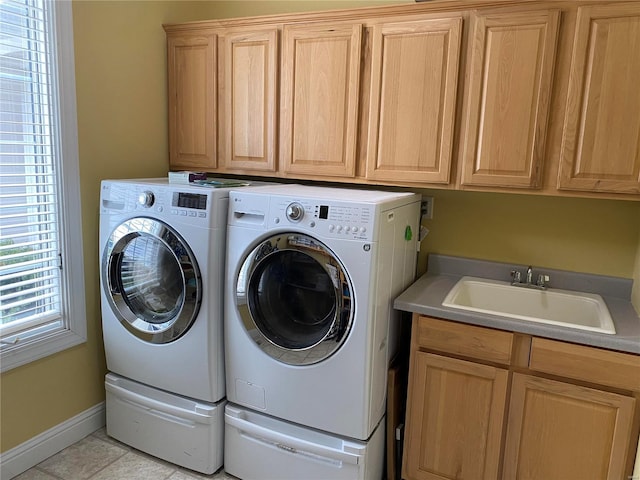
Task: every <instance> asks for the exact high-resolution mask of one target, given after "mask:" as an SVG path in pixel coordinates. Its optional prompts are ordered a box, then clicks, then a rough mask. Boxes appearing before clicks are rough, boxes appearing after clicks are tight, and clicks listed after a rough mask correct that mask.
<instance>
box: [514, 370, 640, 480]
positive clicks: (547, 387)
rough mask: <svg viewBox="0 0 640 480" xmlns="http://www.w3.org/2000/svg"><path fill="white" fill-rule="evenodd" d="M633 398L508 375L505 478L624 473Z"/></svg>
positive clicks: (609, 479)
mask: <svg viewBox="0 0 640 480" xmlns="http://www.w3.org/2000/svg"><path fill="white" fill-rule="evenodd" d="M634 406H635V400H634V399H633V398H631V397H625V396H622V395H617V394H614V393H609V392H603V391H599V390H594V389H591V388H585V387H579V386H576V385H571V384H567V383H563V382H557V381H553V380H547V379H544V378H537V377H533V376H528V375H523V374H518V373H516V374H514V375H513V382H512V391H511V404H510V409H509V421H508V429H507V440H506V447H505V459H504V477H503V478H504V479H505V480H507V479H508V480H517V479H527V480H549V479H551V478H563V479H567V480H572V479H575V480H582V479H586V478H589V479H602V480H605V479H607V480H614V479H616V480H619V479H621V478H626V477H624V469H625V461H626V455H627V453H628V450H629V442H630V433H631V424H632V418H633V411H634Z"/></svg>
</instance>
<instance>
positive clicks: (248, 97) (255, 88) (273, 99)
mask: <svg viewBox="0 0 640 480" xmlns="http://www.w3.org/2000/svg"><path fill="white" fill-rule="evenodd" d="M220 44H221V48H220V56H219V58H220V65H221V71H222V74H221V79H220V83H219V94H220V125H219V127H220V128H219V130H220V132H221V134H220V147H221V148H220V150H221V152H222V159H221V162H220V163H221V164H222V167H223V168H224V170H228V171H237V170H242V171H254V170H255V171H264V172H275V170H276V152H277V150H276V135H277V123H276V122H277V99H278V97H277V93H278V30H277V29H276V28H271V29H267V30H259V31H255V30H247V29H244V30H240V31H231V32H227V33H225V34H224V35H223V36H221V37H220Z"/></svg>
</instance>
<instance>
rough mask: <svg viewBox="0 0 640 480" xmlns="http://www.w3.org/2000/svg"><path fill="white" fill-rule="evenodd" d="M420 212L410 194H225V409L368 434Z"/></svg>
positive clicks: (409, 276)
mask: <svg viewBox="0 0 640 480" xmlns="http://www.w3.org/2000/svg"><path fill="white" fill-rule="evenodd" d="M419 210H420V196H419V195H416V194H412V193H392V192H380V191H365V190H352V189H339V188H323V187H311V186H301V185H278V186H267V187H261V188H256V189H253V190H251V191H250V190H244V191H243V190H237V191H232V192H231V193H230V199H229V217H228V220H229V226H228V230H227V235H228V239H227V246H228V247H227V274H226V286H227V288H226V293H225V342H226V380H227V398H228V400H229V402H231V403H234V404H237V405H241V406H244V407H247V408H249V409H252V410H255V411H257V412H260V413H265V414H268V415H271V416H274V417H277V418H279V419H281V420H285V421H289V422H294V423H297V424H299V425H302V426H305V427H312V428H314V429H318V430H321V431H324V432H329V433H333V434H336V435H342V436H345V437H349V438H353V439H359V440H367V439H369V437H370V436H371V435H372V433H373V432H374V430H375V428H376V426H377V425H378V424H379V422H380V420H381V419H382V418H383V415H384V409H385V398H386V396H385V391H386V372H387V368H388V363H389V360H390V357H391V355H392V354H393V353H394V349H395V344H396V340H397V338H396V337H397V335H396V330H397V329H396V325H397V320H398V319H397V312H395V311H394V310H393V309H392V302H393V299H394V298H395V296H397V295H398V294H399V293H400V292H401V291H402V290H403V289H404V288H405V287H406V286H407V285H408V284H410V283H411V282H412V281H413V279H414V275H415V266H416V257H417V251H416V250H417V249H416V242H417V236H418V222H419ZM231 473H233V472H231Z"/></svg>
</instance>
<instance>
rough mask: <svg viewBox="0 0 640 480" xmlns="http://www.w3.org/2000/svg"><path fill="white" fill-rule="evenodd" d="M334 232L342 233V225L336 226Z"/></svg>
mask: <svg viewBox="0 0 640 480" xmlns="http://www.w3.org/2000/svg"><path fill="white" fill-rule="evenodd" d="M336 230H337V231H338V233H340V232H341V231H342V225H338V226H337V227H336Z"/></svg>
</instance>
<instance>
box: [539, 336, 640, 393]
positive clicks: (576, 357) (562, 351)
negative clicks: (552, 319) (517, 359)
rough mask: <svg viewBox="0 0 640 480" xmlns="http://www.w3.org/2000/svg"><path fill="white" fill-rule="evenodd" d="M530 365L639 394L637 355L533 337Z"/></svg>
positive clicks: (639, 363) (567, 376)
mask: <svg viewBox="0 0 640 480" xmlns="http://www.w3.org/2000/svg"><path fill="white" fill-rule="evenodd" d="M529 366H530V368H531V369H532V370H536V371H538V372H544V373H550V374H552V375H559V376H561V377H565V378H573V379H576V380H583V381H586V382H591V383H597V384H600V385H607V386H610V387H617V388H624V389H627V390H633V391H640V355H632V354H629V353H622V352H613V351H610V350H603V349H599V348H594V347H587V346H584V345H574V344H571V343H565V342H558V341H555V340H547V339H544V338H534V339H533V340H532V343H531V359H530V362H529Z"/></svg>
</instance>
